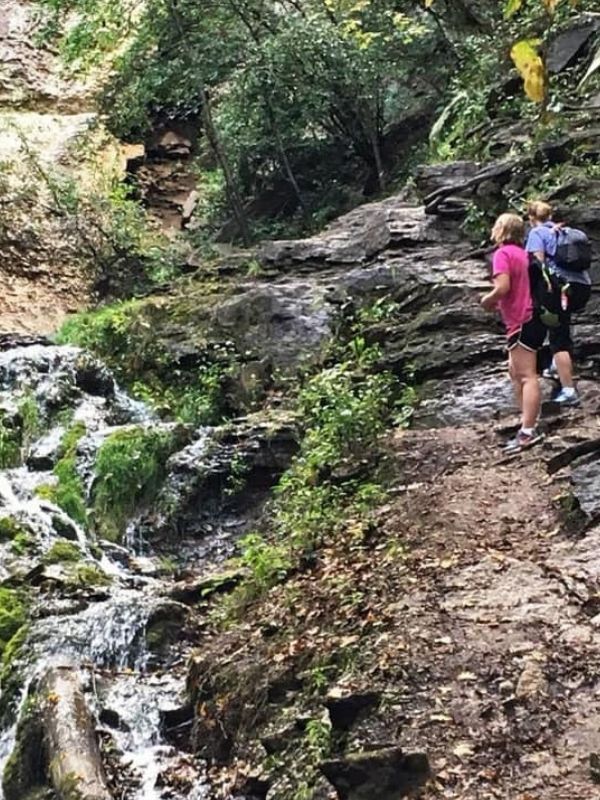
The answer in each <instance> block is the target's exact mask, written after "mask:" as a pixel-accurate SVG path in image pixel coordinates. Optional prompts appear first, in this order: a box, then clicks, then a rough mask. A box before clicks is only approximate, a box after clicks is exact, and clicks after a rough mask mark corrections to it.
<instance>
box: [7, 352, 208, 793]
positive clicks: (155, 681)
mask: <svg viewBox="0 0 600 800" xmlns="http://www.w3.org/2000/svg"><path fill="white" fill-rule="evenodd" d="M24 403H27V404H28V407H29V408H30V409H32V408H33V409H35V417H36V420H35V425H33V428H32V430H31V431H27V432H26V434H23V417H24V412H23V404H24ZM75 424H80V425H81V426H82V427H81V431H82V435H81V438H80V440H79V441H78V442H77V444H76V447H75V448H74V450H73V454H72V457H73V463H74V469H75V470H76V473H77V476H78V477H79V479H80V481H81V486H82V487H83V491H84V494H85V498H84V500H85V502H86V503H88V504H89V502H90V498H91V497H92V494H93V491H94V480H95V472H94V464H95V460H96V457H97V454H98V452H99V450H100V448H101V447H102V445H103V443H104V442H105V441H106V440H107V439H108V438H109V437H110V436H111V435H113V434H114V433H115V432H119V431H124V430H134V429H144V430H153V431H165V432H169V431H172V430H173V426H172V425H169V424H167V423H163V422H159V421H158V420H156V419H155V418H154V417H153V415H152V413H151V412H150V411H149V410H148V409H147V408H145V407H144V406H143V405H142V404H141V403H139V402H136V401H134V400H132V399H131V398H129V397H128V396H127V395H126V393H124V392H123V391H121V390H120V389H119V388H118V387H117V386H116V385H115V382H114V380H113V379H112V376H111V375H110V373H109V372H108V371H107V370H106V368H105V367H104V366H103V365H102V364H100V363H99V362H97V361H96V360H95V359H93V358H92V357H91V356H89V355H88V354H87V353H85V352H84V351H82V350H80V349H78V348H73V347H59V346H55V345H40V344H35V345H31V346H22V347H14V348H12V349H10V350H7V351H5V352H2V353H0V456H2V458H3V462H2V463H5V462H6V460H8V456H6V454H4V455H2V454H3V453H4V450H3V449H2V448H3V447H5V446H6V447H8V444H7V443H10V441H11V437H13V438H15V441H16V440H17V438H18V437H17V434H16V433H15V432H18V431H19V430H21V432H22V435H21V440H20V441H18V442H17V444H18V448H20V452H19V453H18V458H16V457H15V462H16V461H18V462H19V463H10V464H7V465H6V467H5V468H4V469H1V470H0V524H1V521H2V520H3V519H4V520H10V525H11V526H13V528H14V530H15V531H17V530H18V531H20V532H21V533H22V535H21V538H20V539H19V540H18V539H17V537H16V536H15V538H14V539H13V540H12V541H11V540H10V537H9V538H8V539H7V540H6V541H0V579H1V580H3V581H7V580H9V579H10V582H11V586H17V587H21V586H23V587H28V588H29V589H30V592H31V594H30V597H31V607H30V609H29V616H30V620H29V623H28V627H27V628H26V629H23V630H24V631H25V632H24V642H23V645H22V647H21V648H20V650H19V652H18V653H17V654H16V655H15V656H14V659H15V663H14V664H13V665H12V667H11V669H13V672H14V673H17V672H18V673H19V674H20V679H19V681H18V688H17V689H15V686H14V685H13V684H12V683H11V680H10V679H9V680H8V681H7V685H6V686H2V687H1V688H2V696H1V697H0V701H1V702H2V703H4V706H5V708H8V711H7V712H6V713H5V717H4V722H3V730H2V731H1V733H0V770H1V771H4V769H5V766H6V763H7V761H8V759H9V757H10V754H11V752H12V750H13V748H14V745H15V736H16V723H17V719H18V716H19V713H20V709H21V708H22V707H23V703H24V699H25V697H26V696H27V693H28V691H29V689H30V687H35V685H36V682H37V681H39V680H40V679H41V677H42V676H43V675H44V674H46V673H47V671H48V670H49V669H50V668H52V667H53V666H58V667H60V668H64V667H65V665H67V666H68V668H69V669H71V668H72V669H74V670H77V672H78V673H80V674H81V683H82V686H83V690H84V693H85V698H86V703H87V705H88V706H89V708H90V709H92V711H93V713H94V714H95V716H96V719H97V720H98V721H99V722H98V725H99V731H100V733H101V736H102V739H103V741H105V742H110V748H109V749H110V751H111V755H110V758H109V759H108V760H109V761H110V764H108V765H105V766H107V772H108V773H110V771H111V769H112V770H113V771H114V770H116V771H117V772H119V773H121V771H122V775H123V776H126V779H125V781H124V786H123V787H121V786H120V787H119V792H120V793H119V795H118V796H119V797H123V798H127V799H128V800H162V798H167V797H169V798H172V797H176V796H178V795H176V794H173V787H169V786H168V779H165V778H164V777H163V778H161V775H162V774H163V773H165V771H167V772H168V770H169V769H173V770H178V769H179V770H181V769H182V768H183V766H185V770H186V775H187V781H188V782H187V785H186V787H185V788H184V789H182V790H181V795H180V796H181V797H192V798H196V800H202V798H203V797H205V796H206V791H207V784H206V783H205V781H204V778H203V769H202V767H203V765H202V764H199V763H197V762H196V760H195V759H194V757H193V756H192V755H191V754H190V753H187V752H184V751H181V750H180V749H179V748H178V746H177V745H176V744H173V743H170V742H168V741H167V740H166V739H165V736H164V734H163V729H164V727H165V726H164V724H163V723H164V719H165V717H168V715H169V714H170V713H174V712H176V711H177V709H180V708H182V707H184V706H185V702H186V700H185V696H184V686H185V684H184V679H185V669H186V661H187V655H188V651H189V649H190V647H191V645H190V644H186V643H185V641H184V640H180V639H179V637H177V639H178V641H177V647H175V648H173V647H166V648H165V647H163V646H162V644H161V641H160V637H161V635H162V633H161V631H162V628H161V626H166V628H167V629H169V626H171V627H175V628H177V626H181V625H183V624H184V621H185V619H186V615H187V613H188V609H187V607H185V606H182V605H181V604H179V603H175V602H174V601H173V600H171V599H170V598H169V596H168V590H169V580H168V579H162V578H161V577H159V573H160V570H159V568H158V566H159V561H158V559H157V558H156V557H155V554H154V553H153V550H152V547H151V545H150V543H149V542H148V541H146V540H145V539H144V534H143V530H142V529H141V526H140V525H139V524H138V522H139V520H138V519H137V518H136V517H135V516H134V518H133V519H131V520H130V521H129V522H128V524H127V526H126V530H125V531H123V538H122V541H123V544H122V545H121V544H115V543H114V542H108V541H103V540H102V539H101V538H100V537H97V536H95V535H94V534H93V533H92V531H93V525H91V526H84V525H83V524H82V521H81V520H77V519H73V518H72V517H71V516H69V514H68V513H67V512H66V511H65V504H64V503H62V506H63V507H61V503H60V502H59V501H58V500H57V497H58V496H57V494H56V492H54V491H53V488H52V487H56V485H57V480H60V479H59V478H57V474H56V472H57V470H56V465H57V463H59V461H60V459H61V457H63V455H64V453H61V448H63V449H64V441H65V438H64V437H65V434H66V432H67V431H68V430H69V426H71V427H72V426H73V425H75ZM2 437H4V439H3V438H2ZM206 440H207V432H206V431H202V432H199V433H198V441H197V444H196V450H195V451H194V452H195V453H196V454H197V453H198V452H200V451H203V450H205V449H206ZM7 452H8V451H7ZM173 480H175V479H171V483H172V482H173ZM178 480H179V482H180V479H178ZM167 483H168V481H167ZM178 486H179V484H178ZM48 487H50V488H48ZM179 488H181V487H180V486H179ZM6 524H7V525H8V524H9V523H6ZM86 528H87V529H86ZM11 531H12V528H11ZM5 538H6V537H5ZM17 541H20V546H17ZM57 543H61V544H62V545H63V547H64V546H65V543H67V545H66V546H67V547H70V548H71V549H70V550H69V551H68V552H69V553H72V552H73V548H74V552H75V556H74V558H75V557H77V551H78V553H79V556H78V558H79V560H78V561H77V564H74V563H73V564H71V563H66V564H61V563H60V561H59V562H58V563H55V562H54V559H53V558H52V554H53V553H54V552H55V550H56V545H57ZM176 546H177V545H176V544H175V547H176ZM53 548H54V549H53ZM141 552H143V553H144V558H140V557H139V553H141ZM82 567H85V569H87V570H88V572H85V573H83V572H81V575H88V574H89V575H92V577H94V576H98V577H99V578H101V580H98V581H97V582H94V581H91V582H90V583H89V585H88V584H86V583H85V581H83V579H81V585H79V584H78V580H79V573H78V572H77V570H81V569H82ZM70 571H71V572H70ZM69 576H71V577H69ZM73 576H75V577H73ZM157 631H158V633H157ZM153 636H154V638H155V639H158V642H156V641H153V640H152V637H153ZM9 678H10V674H9ZM9 693H12V695H11V696H9ZM185 724H186V725H188V724H190V723H187V722H186V723H185ZM182 765H183V766H182ZM109 777H110V775H109ZM3 797H4V794H3V792H2V789H0V798H3Z"/></svg>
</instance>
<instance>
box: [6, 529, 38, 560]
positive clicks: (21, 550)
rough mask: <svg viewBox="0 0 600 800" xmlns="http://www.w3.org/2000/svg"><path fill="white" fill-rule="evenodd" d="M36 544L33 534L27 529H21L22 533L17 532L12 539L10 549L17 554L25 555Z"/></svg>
mask: <svg viewBox="0 0 600 800" xmlns="http://www.w3.org/2000/svg"><path fill="white" fill-rule="evenodd" d="M34 544H35V539H34V538H33V536H32V535H31V534H30V533H27V531H21V533H17V535H16V536H15V538H14V539H13V540H12V543H11V545H10V549H11V551H12V552H13V553H14V554H15V555H16V556H24V555H25V554H26V553H28V552H29V551H30V550H31V548H32V547H33V546H34Z"/></svg>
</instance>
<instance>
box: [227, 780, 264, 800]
mask: <svg viewBox="0 0 600 800" xmlns="http://www.w3.org/2000/svg"><path fill="white" fill-rule="evenodd" d="M270 788H271V784H270V782H269V781H268V780H267V779H265V778H261V777H258V776H254V775H240V776H239V778H238V780H237V781H236V783H235V786H234V787H233V790H232V791H233V798H237V800H266V797H267V794H268V792H269V789H270Z"/></svg>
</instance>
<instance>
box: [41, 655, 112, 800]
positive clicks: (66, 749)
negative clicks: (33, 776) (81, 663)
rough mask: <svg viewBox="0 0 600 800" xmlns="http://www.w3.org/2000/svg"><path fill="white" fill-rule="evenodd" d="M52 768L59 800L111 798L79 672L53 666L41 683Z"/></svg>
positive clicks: (43, 713)
mask: <svg viewBox="0 0 600 800" xmlns="http://www.w3.org/2000/svg"><path fill="white" fill-rule="evenodd" d="M40 697H41V698H43V705H42V724H43V728H44V733H45V742H46V748H47V753H46V755H47V759H48V771H49V775H50V778H51V782H52V785H53V786H54V789H55V790H56V793H57V795H58V797H59V800H71V798H72V797H78V800H111V795H110V792H109V791H108V788H107V786H106V778H105V775H104V770H103V767H102V757H101V755H100V749H99V747H98V740H97V737H96V731H95V724H94V720H93V718H92V716H91V714H90V712H89V709H88V707H87V704H86V701H85V697H84V694H83V690H82V687H81V684H80V680H79V674H78V672H77V671H76V670H74V669H72V668H67V667H65V668H55V669H51V670H49V671H48V672H47V673H46V675H45V676H44V678H43V679H42V681H41V683H40Z"/></svg>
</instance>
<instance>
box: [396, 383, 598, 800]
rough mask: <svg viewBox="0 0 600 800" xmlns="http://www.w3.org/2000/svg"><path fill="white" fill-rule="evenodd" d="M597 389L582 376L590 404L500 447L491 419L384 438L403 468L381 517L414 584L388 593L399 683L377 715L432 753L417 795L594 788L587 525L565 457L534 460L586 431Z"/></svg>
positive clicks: (525, 797)
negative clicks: (515, 450) (426, 782)
mask: <svg viewBox="0 0 600 800" xmlns="http://www.w3.org/2000/svg"><path fill="white" fill-rule="evenodd" d="M597 401H598V390H597V388H596V387H594V386H593V385H591V384H590V385H589V386H588V387H587V389H586V405H587V411H573V412H569V413H566V414H563V415H562V416H560V417H557V418H554V419H551V420H549V421H548V422H547V428H548V434H547V438H546V440H545V442H544V443H543V445H542V446H539V447H536V448H534V449H532V450H531V451H529V452H526V453H523V454H521V455H520V456H518V457H516V458H514V459H512V460H506V459H503V458H502V455H501V450H500V449H499V448H498V444H499V443H500V442H501V439H500V438H499V437H498V435H497V434H495V433H494V432H493V430H492V429H491V428H490V426H489V425H487V426H481V425H475V426H465V427H460V428H442V429H437V430H421V431H419V430H413V431H410V432H407V433H404V434H401V435H399V436H398V437H397V439H396V441H395V443H394V450H395V453H396V456H397V458H398V463H399V464H401V465H402V470H403V472H404V475H403V476H402V475H401V476H400V483H399V485H398V490H397V491H398V499H397V500H395V502H394V503H393V504H392V507H391V509H390V510H389V511H388V512H387V514H386V518H385V522H384V524H385V527H386V529H387V530H388V531H398V530H402V531H403V532H404V537H405V541H406V545H407V553H408V555H407V562H406V568H407V572H408V574H409V575H410V576H411V577H410V580H411V581H412V582H413V584H414V587H415V588H414V591H412V592H409V593H406V585H405V587H404V594H403V595H402V599H401V600H400V601H399V602H398V603H397V604H396V606H395V613H396V615H397V624H396V626H395V628H396V630H397V631H401V639H402V642H403V646H402V647H401V648H400V649H399V651H398V653H397V658H398V661H397V662H396V665H395V670H396V671H397V679H398V682H399V685H401V686H402V685H403V681H402V676H403V679H404V691H402V692H401V694H400V697H399V698H398V699H397V700H396V701H395V703H394V712H393V715H392V717H391V719H390V718H388V720H387V722H386V724H387V725H389V724H394V723H395V724H396V725H397V729H398V730H399V738H400V740H401V741H402V744H403V746H404V747H405V748H406V749H407V750H411V749H413V750H421V751H423V750H424V751H426V752H427V753H428V754H429V756H430V759H431V762H432V766H433V768H434V770H435V774H436V779H435V781H434V783H433V786H432V787H431V788H429V789H428V790H427V791H426V792H425V793H424V795H423V797H424V798H428V799H429V798H435V797H449V798H462V799H463V800H467V799H468V800H471V798H472V799H473V800H484V798H506V800H509V798H510V800H563V798H564V800H567V798H568V800H572V799H573V798H581V799H582V800H583V798H593V797H600V786H596V785H595V783H594V778H598V777H600V776H598V775H597V773H596V772H595V770H594V769H593V765H594V764H595V754H596V753H600V709H599V707H598V697H599V696H600V680H599V670H600V615H599V614H598V612H599V611H600V602H599V601H600V594H599V592H598V589H599V580H600V556H599V555H598V554H599V552H600V549H599V548H600V526H596V525H594V524H593V522H592V521H591V520H589V519H586V518H585V517H584V516H583V514H581V512H579V513H577V512H575V511H573V510H571V511H570V513H569V512H568V511H567V509H568V508H569V507H570V504H571V499H572V498H571V494H570V491H571V487H570V478H569V468H568V467H567V468H565V469H563V470H560V471H558V472H556V474H554V475H552V476H551V475H549V474H548V469H547V462H548V460H549V459H550V458H551V457H552V456H553V455H555V454H556V453H558V452H561V451H563V450H564V448H565V446H567V444H568V443H572V442H576V441H579V440H581V441H586V440H591V439H593V438H597V436H598V432H599V426H598V420H597V417H596V416H595V414H593V413H591V412H592V410H593V409H594V407H595V406H596V405H597ZM402 477H403V478H404V480H405V483H404V484H403V483H402ZM404 583H405V581H404ZM590 759H591V762H592V768H591V767H590Z"/></svg>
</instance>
